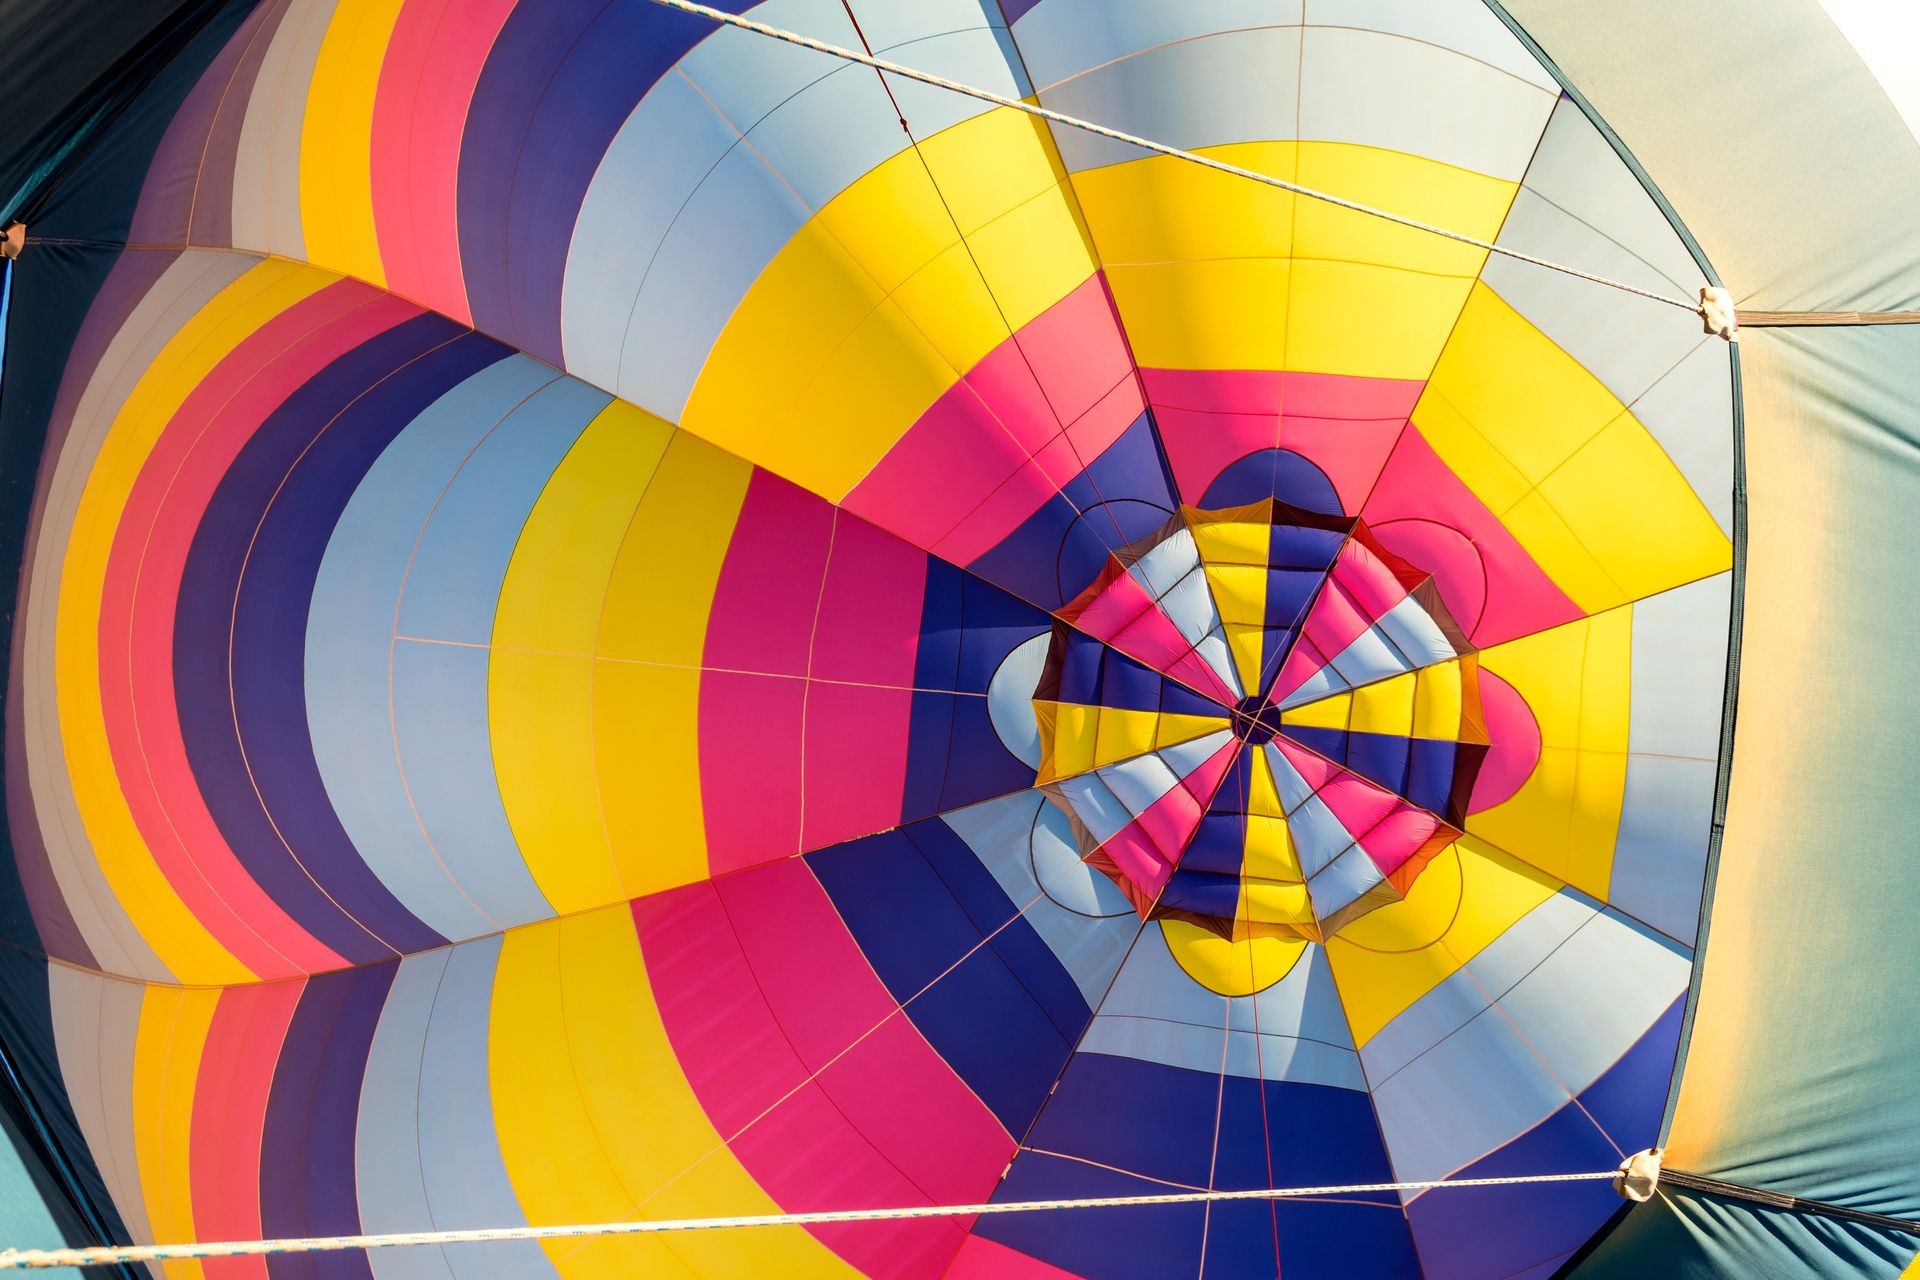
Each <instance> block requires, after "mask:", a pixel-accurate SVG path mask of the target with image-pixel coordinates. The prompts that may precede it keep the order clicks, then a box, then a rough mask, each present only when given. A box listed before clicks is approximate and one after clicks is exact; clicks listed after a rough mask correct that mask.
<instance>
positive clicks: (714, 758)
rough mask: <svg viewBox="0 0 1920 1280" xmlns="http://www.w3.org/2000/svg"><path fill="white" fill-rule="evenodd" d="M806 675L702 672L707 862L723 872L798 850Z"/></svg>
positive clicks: (714, 870)
mask: <svg viewBox="0 0 1920 1280" xmlns="http://www.w3.org/2000/svg"><path fill="white" fill-rule="evenodd" d="M806 692H807V686H806V682H805V681H803V680H798V679H794V678H791V677H787V676H762V675H743V674H740V673H738V672H732V671H708V672H705V673H704V674H702V675H701V677H700V797H701V808H702V809H703V810H704V812H705V815H706V825H707V866H708V869H709V871H710V873H711V874H713V875H716V876H717V875H724V874H726V873H727V872H729V871H738V870H740V869H741V868H742V867H751V866H757V865H759V864H760V863H762V862H767V861H770V860H773V859H776V858H790V857H792V856H793V855H794V854H796V853H799V852H800V805H801V799H800V795H801V779H802V769H803V767H804V766H803V763H802V762H803V760H804V756H803V755H802V752H801V747H802V734H801V729H802V725H803V723H804V716H805V712H806Z"/></svg>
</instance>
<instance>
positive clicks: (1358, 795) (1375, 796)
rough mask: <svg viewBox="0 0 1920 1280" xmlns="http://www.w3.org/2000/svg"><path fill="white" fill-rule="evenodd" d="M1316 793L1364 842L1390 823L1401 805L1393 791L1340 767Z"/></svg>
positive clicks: (1348, 828) (1341, 822) (1349, 830)
mask: <svg viewBox="0 0 1920 1280" xmlns="http://www.w3.org/2000/svg"><path fill="white" fill-rule="evenodd" d="M1315 794H1317V795H1318V796H1319V797H1320V799H1321V801H1322V802H1323V803H1324V804H1325V805H1326V806H1327V808H1328V809H1329V810H1331V811H1332V813H1333V816H1334V817H1336V818H1338V819H1340V825H1341V826H1343V827H1345V828H1346V829H1347V832H1348V834H1349V835H1351V836H1353V837H1354V839H1356V840H1360V839H1362V838H1363V837H1365V836H1366V835H1367V834H1368V833H1369V832H1371V831H1372V830H1373V829H1374V828H1375V827H1377V826H1379V825H1380V824H1381V823H1382V822H1384V821H1386V818H1387V815H1388V814H1390V813H1392V812H1393V811H1394V810H1395V809H1396V808H1398V807H1399V806H1400V803H1401V801H1400V799H1399V797H1398V796H1395V795H1394V794H1393V793H1392V792H1390V791H1386V790H1383V789H1381V788H1380V787H1377V786H1375V785H1374V784H1373V783H1371V782H1369V781H1367V780H1366V779H1365V778H1362V777H1361V776H1360V775H1359V774H1357V773H1350V772H1348V771H1347V770H1345V769H1341V768H1338V767H1336V768H1335V770H1334V773H1333V777H1332V778H1331V779H1330V780H1328V781H1327V782H1326V783H1324V784H1323V785H1322V786H1321V787H1320V788H1319V789H1318V790H1317V791H1316V793H1315Z"/></svg>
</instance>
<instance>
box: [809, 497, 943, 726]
mask: <svg viewBox="0 0 1920 1280" xmlns="http://www.w3.org/2000/svg"><path fill="white" fill-rule="evenodd" d="M926 589H927V557H926V553H924V552H922V551H919V550H917V549H915V548H914V547H911V546H908V545H907V544H906V543H904V542H902V541H900V539H898V538H896V537H893V536H892V535H890V534H887V533H883V532H882V531H881V530H879V529H876V528H874V527H873V526H872V525H870V524H868V523H867V522H866V521H864V520H857V519H854V518H852V517H848V516H842V517H840V519H839V520H838V521H837V522H836V523H835V524H834V528H833V554H832V555H831V556H829V557H828V559H827V577H826V584H825V585H824V586H823V587H822V588H821V591H820V612H819V619H818V621H817V622H816V623H815V624H814V627H813V665H812V666H811V668H810V669H809V674H810V675H811V676H812V677H813V678H814V679H816V680H851V681H854V682H856V683H859V684H884V685H894V686H897V687H899V688H903V689H905V688H911V687H912V686H913V666H914V658H915V656H916V655H917V654H918V652H919V647H920V607H921V604H922V602H923V601H924V599H925V597H926Z"/></svg>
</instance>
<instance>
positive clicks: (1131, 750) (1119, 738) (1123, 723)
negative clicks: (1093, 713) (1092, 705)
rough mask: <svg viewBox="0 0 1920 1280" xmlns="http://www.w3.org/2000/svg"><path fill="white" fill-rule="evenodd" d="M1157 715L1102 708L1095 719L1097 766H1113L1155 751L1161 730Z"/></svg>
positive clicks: (1147, 712) (1148, 712)
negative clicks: (1157, 733)
mask: <svg viewBox="0 0 1920 1280" xmlns="http://www.w3.org/2000/svg"><path fill="white" fill-rule="evenodd" d="M1159 719H1160V713H1159V712H1157V711H1130V710H1125V709H1123V708H1120V707H1103V708H1101V709H1100V712H1099V714H1098V717H1097V719H1096V724H1097V728H1096V729H1095V732H1094V748H1093V758H1094V762H1095V763H1096V764H1111V763H1113V762H1114V761H1115V760H1125V759H1127V758H1128V757H1130V756H1138V755H1145V754H1146V753H1147V752H1149V751H1151V750H1153V738H1154V733H1155V731H1156V730H1158V728H1159V727H1160V726H1159V725H1158V723H1156V722H1157V721H1158V720H1159Z"/></svg>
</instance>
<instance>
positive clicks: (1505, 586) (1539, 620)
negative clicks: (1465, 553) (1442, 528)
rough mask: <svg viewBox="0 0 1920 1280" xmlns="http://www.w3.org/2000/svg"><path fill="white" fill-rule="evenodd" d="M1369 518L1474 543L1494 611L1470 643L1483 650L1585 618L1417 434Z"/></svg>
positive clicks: (1396, 457)
mask: <svg viewBox="0 0 1920 1280" xmlns="http://www.w3.org/2000/svg"><path fill="white" fill-rule="evenodd" d="M1362 514H1363V515H1364V516H1365V517H1366V519H1367V523H1368V524H1369V525H1373V524H1386V523H1388V522H1390V521H1393V520H1397V519H1406V518H1416V519H1428V520H1435V521H1438V522H1440V523H1442V524H1445V525H1448V526H1450V527H1452V528H1454V529H1456V530H1458V531H1459V532H1460V533H1461V534H1462V535H1464V536H1465V537H1467V538H1468V539H1469V540H1471V541H1472V542H1473V544H1474V547H1475V549H1476V550H1477V551H1478V552H1479V555H1480V560H1481V562H1482V564H1483V565H1484V567H1485V572H1486V583H1487V585H1486V606H1485V608H1484V609H1483V610H1482V611H1481V612H1480V621H1479V624H1478V626H1476V627H1475V628H1474V629H1473V630H1472V631H1471V632H1470V633H1469V636H1470V638H1471V639H1472V640H1473V642H1474V643H1475V644H1476V645H1478V646H1480V647H1481V648H1483V649H1484V648H1487V647H1489V646H1492V645H1496V644H1499V643H1500V642H1501V641H1503V640H1512V639H1514V638H1516V637H1518V636H1523V635H1530V634H1532V633H1533V632H1535V631H1540V630H1544V629H1545V628H1547V627H1553V626H1558V625H1560V624H1561V623H1563V622H1571V621H1573V620H1574V619H1576V618H1579V617H1581V616H1582V614H1581V612H1580V609H1579V606H1577V605H1575V604H1574V603H1573V601H1572V600H1570V599H1568V598H1567V595H1566V593H1565V592H1563V591H1561V590H1560V588H1559V587H1557V586H1555V585H1554V584H1553V580H1552V579H1551V578H1549V577H1547V575H1546V574H1545V573H1544V572H1543V571H1542V570H1541V568H1540V566H1539V565H1537V564H1535V563H1534V562H1533V559H1532V557H1530V556H1529V555H1528V554H1527V553H1526V551H1525V550H1524V549H1522V548H1521V546H1520V544H1519V543H1518V542H1517V541H1515V539H1514V536H1513V535H1512V534H1511V533H1509V532H1507V528H1506V526H1505V525H1503V524H1501V523H1500V521H1499V519H1498V518H1497V517H1495V516H1494V514H1493V513H1492V512H1491V511H1489V510H1487V507H1486V505H1485V504H1484V503H1482V502H1481V501H1480V499H1479V498H1477V497H1475V496H1474V494H1473V493H1472V491H1471V490H1469V489H1468V488H1467V486H1466V485H1465V484H1463V483H1462V482H1461V480H1460V478H1459V477H1458V476H1456V475H1454V474H1453V472H1452V471H1450V470H1448V468H1447V466H1446V464H1445V463H1443V462H1441V461H1440V459H1439V457H1438V455H1436V454H1435V453H1434V452H1433V447H1432V446H1431V445H1429V444H1428V443H1427V442H1426V441H1425V440H1424V439H1423V438H1421V436H1420V433H1419V432H1417V431H1409V432H1407V433H1406V434H1405V435H1404V436H1403V437H1401V440H1400V443H1399V444H1398V445H1397V446H1396V447H1395V448H1394V451H1393V456H1392V457H1390V458H1388V459H1387V466H1386V469H1385V470H1384V471H1382V472H1381V474H1380V482H1379V484H1377V485H1376V486H1374V491H1373V496H1372V497H1370V498H1369V499H1368V500H1367V506H1366V510H1365V511H1364V512H1362Z"/></svg>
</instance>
